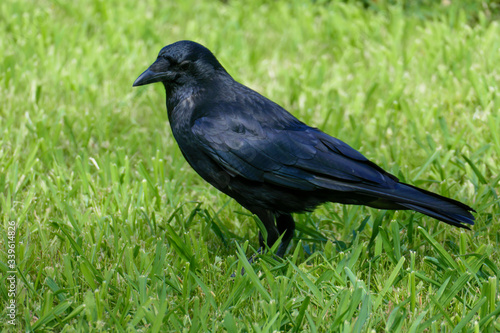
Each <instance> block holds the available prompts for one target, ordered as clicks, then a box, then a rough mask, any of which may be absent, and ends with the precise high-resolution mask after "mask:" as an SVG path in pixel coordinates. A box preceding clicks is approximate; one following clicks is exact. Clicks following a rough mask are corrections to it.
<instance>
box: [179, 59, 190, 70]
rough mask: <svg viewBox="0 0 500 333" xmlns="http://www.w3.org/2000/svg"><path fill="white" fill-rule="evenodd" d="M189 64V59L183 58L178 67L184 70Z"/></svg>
mask: <svg viewBox="0 0 500 333" xmlns="http://www.w3.org/2000/svg"><path fill="white" fill-rule="evenodd" d="M190 65H191V61H189V60H185V61H183V62H181V63H180V64H179V68H180V69H182V70H186V69H188V68H189V66H190Z"/></svg>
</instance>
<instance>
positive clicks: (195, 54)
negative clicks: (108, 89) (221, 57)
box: [133, 40, 226, 90]
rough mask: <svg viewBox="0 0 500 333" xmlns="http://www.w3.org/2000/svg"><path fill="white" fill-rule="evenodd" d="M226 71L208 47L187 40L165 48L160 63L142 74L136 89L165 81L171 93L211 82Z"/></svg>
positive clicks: (136, 83)
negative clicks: (187, 86) (173, 90)
mask: <svg viewBox="0 0 500 333" xmlns="http://www.w3.org/2000/svg"><path fill="white" fill-rule="evenodd" d="M220 71H222V72H224V73H226V71H225V70H224V68H223V67H222V65H221V64H220V63H219V61H217V59H216V58H215V56H214V55H213V54H212V52H210V51H209V50H208V49H207V48H206V47H204V46H203V45H200V44H198V43H195V42H191V41H187V40H183V41H179V42H176V43H173V44H170V45H167V46H165V47H164V48H163V49H161V51H160V53H159V54H158V58H157V59H156V61H155V62H154V63H153V64H152V65H151V66H149V68H148V69H147V70H146V71H145V72H144V73H142V74H141V75H140V76H139V77H138V78H137V80H135V82H134V84H133V86H134V87H136V86H142V85H145V84H149V83H154V82H162V83H163V84H164V85H165V87H166V88H167V90H169V89H172V88H174V87H175V86H182V85H191V84H196V83H199V82H200V81H203V80H209V79H210V78H212V77H214V75H215V74H216V73H217V72H220Z"/></svg>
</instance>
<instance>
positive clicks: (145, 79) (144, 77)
mask: <svg viewBox="0 0 500 333" xmlns="http://www.w3.org/2000/svg"><path fill="white" fill-rule="evenodd" d="M164 76H165V73H162V72H160V73H156V72H153V71H152V70H151V69H149V68H148V69H146V70H145V71H144V73H142V74H141V75H140V76H139V77H138V78H137V79H136V80H135V81H134V84H133V85H132V86H133V87H138V86H143V85H145V84H150V83H155V82H160V81H162V79H163V78H164Z"/></svg>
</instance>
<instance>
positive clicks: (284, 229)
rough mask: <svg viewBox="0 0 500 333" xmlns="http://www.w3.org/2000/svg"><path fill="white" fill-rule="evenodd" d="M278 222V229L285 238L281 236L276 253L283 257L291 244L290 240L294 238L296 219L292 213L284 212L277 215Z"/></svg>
mask: <svg viewBox="0 0 500 333" xmlns="http://www.w3.org/2000/svg"><path fill="white" fill-rule="evenodd" d="M276 224H277V226H278V231H279V233H280V234H283V233H285V234H284V235H283V238H281V244H280V245H279V246H278V250H277V251H276V255H277V256H279V257H283V256H284V255H285V251H286V249H287V247H288V245H289V244H290V241H291V240H292V238H293V232H294V230H295V221H294V220H293V217H292V215H290V214H282V215H278V216H277V217H276Z"/></svg>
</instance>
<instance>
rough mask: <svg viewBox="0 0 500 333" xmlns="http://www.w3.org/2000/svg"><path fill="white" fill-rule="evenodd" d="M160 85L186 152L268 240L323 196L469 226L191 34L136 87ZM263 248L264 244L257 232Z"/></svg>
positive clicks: (164, 53)
mask: <svg viewBox="0 0 500 333" xmlns="http://www.w3.org/2000/svg"><path fill="white" fill-rule="evenodd" d="M154 82H162V83H163V85H164V86H165V90H166V94H167V111H168V119H169V121H170V126H171V127H172V132H173V134H174V137H175V139H176V140H177V143H178V144H179V147H180V149H181V151H182V154H183V155H184V157H185V158H186V160H187V161H188V163H189V164H190V165H191V166H192V167H193V169H194V170H195V171H196V172H197V173H198V174H199V175H200V176H201V177H202V178H203V179H205V180H206V181H207V182H209V183H210V184H212V185H213V186H215V188H217V189H218V190H220V191H222V192H224V193H225V194H227V195H229V196H230V197H232V198H234V199H235V200H236V201H238V202H239V203H240V204H241V205H242V206H243V207H245V208H246V209H248V210H249V211H251V212H252V213H253V214H255V215H257V216H258V217H259V219H260V220H261V221H262V223H263V225H264V226H265V228H266V230H267V244H268V245H269V246H271V245H273V244H274V243H275V242H276V240H277V239H278V238H279V237H280V235H281V234H284V235H283V238H282V240H281V243H280V245H279V247H278V250H277V253H276V254H277V255H279V256H283V255H284V253H285V250H286V248H287V246H288V244H289V243H290V240H291V239H292V237H293V232H294V229H295V223H294V220H293V218H292V215H291V214H292V213H296V212H305V211H312V210H313V209H314V208H315V207H316V206H318V205H319V204H321V203H324V202H328V201H331V202H338V203H342V204H351V205H366V206H370V207H375V208H380V209H411V210H414V211H417V212H420V213H423V214H425V215H428V216H431V217H433V218H435V219H438V220H440V221H443V222H445V223H448V224H451V225H453V226H456V227H461V228H466V229H469V227H468V225H473V224H474V216H473V215H472V214H471V213H470V212H473V211H474V210H473V209H472V208H471V207H469V206H467V205H465V204H463V203H460V202H458V201H455V200H453V199H449V198H446V197H443V196H440V195H438V194H435V193H432V192H429V191H426V190H423V189H420V188H417V187H415V186H412V185H408V184H405V183H401V182H399V180H398V178H396V177H395V176H393V175H391V174H389V173H388V172H386V171H384V170H383V169H382V168H380V167H379V166H378V165H376V164H375V163H373V162H371V161H369V160H368V159H367V158H365V157H364V156H363V155H361V154H360V153H359V152H358V151H356V150H354V149H353V148H351V147H350V146H348V145H347V144H345V143H344V142H342V141H340V140H339V139H336V138H334V137H332V136H330V135H328V134H325V133H323V132H322V131H320V130H319V129H317V128H313V127H309V126H307V125H306V124H304V123H302V122H301V121H299V120H298V119H297V118H295V117H294V116H293V115H291V114H290V113H289V112H287V111H286V110H285V109H283V108H282V107H281V106H279V105H278V104H276V103H274V102H272V101H270V100H269V99H267V98H266V97H264V96H262V95H260V94H259V93H257V92H255V91H253V90H252V89H250V88H248V87H246V86H244V85H242V84H241V83H239V82H236V81H235V80H234V79H233V78H232V77H231V76H230V75H229V74H228V73H227V72H226V70H225V69H224V67H222V65H221V64H220V63H219V61H218V60H217V59H216V58H215V56H214V55H213V54H212V53H211V52H210V51H209V50H208V49H207V48H205V47H204V46H202V45H200V44H197V43H195V42H192V41H179V42H176V43H173V44H171V45H168V46H165V47H164V48H163V49H162V50H161V51H160V53H159V54H158V58H157V59H156V61H155V62H154V63H153V64H152V65H151V66H150V67H149V68H148V69H147V70H146V71H145V72H144V73H142V74H141V75H140V76H139V77H138V78H137V80H135V82H134V86H142V85H145V84H149V83H154ZM259 239H260V244H261V246H264V240H263V237H262V234H260V233H259Z"/></svg>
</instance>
